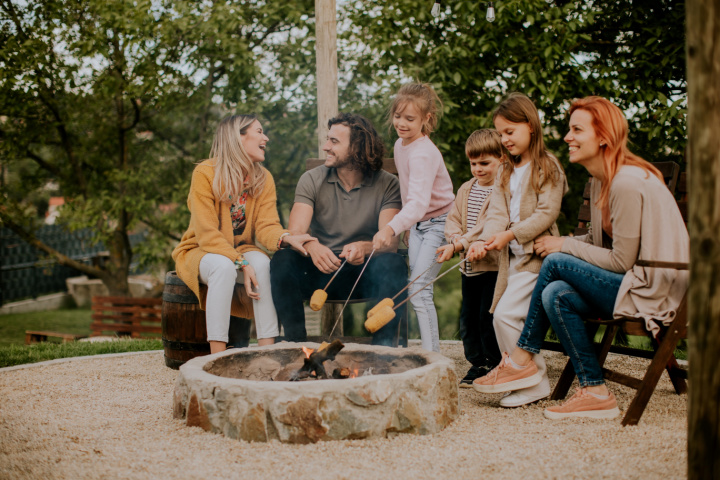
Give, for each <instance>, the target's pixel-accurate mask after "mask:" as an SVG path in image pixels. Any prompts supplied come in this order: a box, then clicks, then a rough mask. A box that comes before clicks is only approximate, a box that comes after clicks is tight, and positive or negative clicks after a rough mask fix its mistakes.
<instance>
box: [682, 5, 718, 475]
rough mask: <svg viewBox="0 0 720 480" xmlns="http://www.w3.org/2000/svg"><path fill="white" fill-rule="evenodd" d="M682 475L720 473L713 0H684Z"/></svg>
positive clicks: (715, 10)
mask: <svg viewBox="0 0 720 480" xmlns="http://www.w3.org/2000/svg"><path fill="white" fill-rule="evenodd" d="M685 7H686V14H687V72H688V134H689V135H688V155H687V156H688V165H689V175H688V177H689V183H690V188H689V197H690V198H689V222H688V223H689V230H690V290H689V297H688V300H689V301H688V305H689V310H688V312H689V319H688V320H689V322H688V323H689V346H690V352H689V364H690V372H689V383H690V395H689V400H688V404H689V405H688V478H690V479H705V478H707V479H711V478H713V479H717V478H720V456H719V455H718V452H720V408H718V399H720V375H719V374H718V352H720V239H719V238H718V232H720V135H718V125H720V21H718V19H720V0H688V1H687V2H686V5H685Z"/></svg>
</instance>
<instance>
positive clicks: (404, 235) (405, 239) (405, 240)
mask: <svg viewBox="0 0 720 480" xmlns="http://www.w3.org/2000/svg"><path fill="white" fill-rule="evenodd" d="M402 242H403V243H404V244H405V246H406V247H409V246H410V230H405V231H404V232H403V233H402Z"/></svg>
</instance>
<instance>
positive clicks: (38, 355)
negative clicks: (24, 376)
mask: <svg viewBox="0 0 720 480" xmlns="http://www.w3.org/2000/svg"><path fill="white" fill-rule="evenodd" d="M91 314H92V312H91V310H90V309H77V308H76V309H61V310H48V311H43V312H31V313H13V314H9V315H0V368H2V367H9V366H12V365H20V364H24V363H35V362H42V361H45V360H52V359H55V358H67V357H79V356H86V355H100V354H105V353H122V352H135V351H144V350H161V349H162V348H163V345H162V341H161V340H160V339H142V340H117V341H112V342H101V343H89V342H70V343H65V344H63V343H60V339H49V341H48V342H45V343H39V344H34V345H25V330H50V331H56V332H62V333H74V334H77V335H90V323H91V321H92V319H91V317H90V316H91Z"/></svg>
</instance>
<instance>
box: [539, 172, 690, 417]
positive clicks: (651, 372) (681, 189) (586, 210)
mask: <svg viewBox="0 0 720 480" xmlns="http://www.w3.org/2000/svg"><path fill="white" fill-rule="evenodd" d="M653 165H655V167H657V168H658V169H659V170H660V172H661V173H662V174H663V177H664V178H665V183H666V185H667V187H668V189H670V191H671V192H673V193H674V194H675V195H676V198H677V202H678V208H679V209H680V213H681V214H682V216H683V219H684V220H685V223H687V181H686V174H685V173H683V174H680V175H679V170H680V167H679V165H678V164H677V163H675V162H657V163H654V164H653ZM578 217H579V223H578V229H576V230H575V232H576V235H582V234H585V233H587V227H586V226H587V222H589V221H590V187H589V182H588V185H586V187H585V191H584V193H583V205H582V206H581V208H580V214H579V216H578ZM637 264H638V265H641V266H644V267H650V268H673V269H687V268H688V266H687V264H679V263H669V262H662V261H647V260H640V261H638V262H637ZM586 321H587V322H588V332H589V333H590V334H591V335H593V336H594V335H595V333H596V332H597V331H598V330H599V327H600V326H601V325H606V330H605V333H604V334H603V338H602V340H601V341H600V343H599V344H597V355H598V361H599V363H600V366H601V367H602V371H603V377H604V378H605V379H606V380H609V381H612V382H616V383H620V384H622V385H625V386H627V387H630V388H633V389H635V390H637V392H636V394H635V396H634V397H633V400H632V402H631V403H630V406H629V407H628V409H627V411H626V413H625V416H624V417H623V420H622V424H623V425H637V423H638V422H639V421H640V417H641V416H642V414H643V412H644V411H645V407H646V406H647V403H648V401H649V400H650V397H651V396H652V393H653V391H654V390H655V387H656V386H657V383H658V381H659V380H660V376H661V375H662V372H663V370H666V371H667V372H668V375H669V376H670V381H671V382H672V384H673V387H674V388H675V391H676V392H677V393H678V394H682V393H686V392H687V383H686V381H685V380H686V379H687V371H686V370H684V369H682V368H680V366H679V365H678V362H677V360H676V358H675V355H674V352H675V348H676V347H677V344H678V342H679V341H680V340H681V339H683V338H687V293H686V296H685V297H684V298H683V300H682V302H681V304H680V306H679V307H678V310H677V315H676V318H675V320H674V321H673V322H672V324H670V325H669V326H668V327H662V329H661V333H660V334H659V336H658V338H654V337H653V336H652V335H651V334H650V333H649V332H648V331H647V330H646V329H645V323H644V321H643V320H638V319H635V318H628V319H620V320H614V319H601V318H598V319H594V318H590V319H587V320H586ZM621 330H622V331H623V332H624V333H625V334H626V335H629V336H642V337H649V338H650V341H651V344H652V346H653V351H648V350H641V349H636V348H630V347H623V346H617V345H613V344H612V343H613V340H614V339H615V337H616V336H617V334H618V332H620V331H621ZM546 343H547V342H546ZM609 352H615V353H619V354H623V355H629V356H636V357H642V358H649V359H651V362H650V365H649V366H648V368H647V370H646V371H645V375H644V376H643V378H642V379H638V378H634V377H631V376H629V375H625V374H623V373H620V372H617V371H614V370H611V369H609V368H606V367H605V361H606V359H607V356H608V353H609ZM574 379H575V370H574V369H573V366H572V363H571V362H570V361H569V360H568V362H567V364H566V365H565V369H564V370H563V372H562V374H561V375H560V379H559V380H558V383H557V384H556V386H555V389H554V390H553V392H552V395H551V396H550V398H551V399H552V400H560V399H563V398H565V396H566V395H567V393H568V391H569V390H570V386H571V385H572V382H573V380H574Z"/></svg>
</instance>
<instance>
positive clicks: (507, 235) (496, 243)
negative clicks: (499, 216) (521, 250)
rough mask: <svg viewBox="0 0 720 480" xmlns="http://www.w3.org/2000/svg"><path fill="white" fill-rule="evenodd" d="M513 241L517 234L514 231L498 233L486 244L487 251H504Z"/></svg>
mask: <svg viewBox="0 0 720 480" xmlns="http://www.w3.org/2000/svg"><path fill="white" fill-rule="evenodd" d="M513 240H515V234H514V233H513V232H512V230H505V231H504V232H500V233H496V234H495V235H492V236H490V238H488V239H487V242H485V250H502V249H503V248H505V247H506V246H507V244H508V243H510V242H511V241H513Z"/></svg>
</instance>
